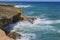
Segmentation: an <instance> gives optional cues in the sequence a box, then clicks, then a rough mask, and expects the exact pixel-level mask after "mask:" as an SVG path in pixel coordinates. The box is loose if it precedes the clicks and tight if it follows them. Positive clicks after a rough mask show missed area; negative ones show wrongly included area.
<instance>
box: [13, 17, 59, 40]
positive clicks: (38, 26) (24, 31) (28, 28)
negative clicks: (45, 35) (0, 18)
mask: <svg viewBox="0 0 60 40" xmlns="http://www.w3.org/2000/svg"><path fill="white" fill-rule="evenodd" d="M56 23H60V20H46V19H41V18H37V19H36V20H35V21H34V23H33V24H31V23H29V22H28V21H24V22H18V23H17V24H16V25H15V26H14V30H12V31H14V32H19V33H20V34H21V35H22V36H23V37H22V38H21V39H17V40H30V39H35V37H36V34H35V33H32V32H34V31H45V30H52V31H57V32H60V31H58V30H56V29H55V28H54V27H53V26H51V24H56ZM32 30H33V31H32Z"/></svg>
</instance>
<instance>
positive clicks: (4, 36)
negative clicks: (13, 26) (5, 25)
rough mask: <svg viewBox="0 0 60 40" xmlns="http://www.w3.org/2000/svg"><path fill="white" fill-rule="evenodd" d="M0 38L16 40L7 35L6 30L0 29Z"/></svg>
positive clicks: (2, 39)
mask: <svg viewBox="0 0 60 40" xmlns="http://www.w3.org/2000/svg"><path fill="white" fill-rule="evenodd" d="M0 40H14V39H12V38H9V37H8V36H6V34H5V32H4V31H2V30H1V29H0Z"/></svg>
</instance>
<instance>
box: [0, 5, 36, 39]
mask: <svg viewBox="0 0 60 40" xmlns="http://www.w3.org/2000/svg"><path fill="white" fill-rule="evenodd" d="M14 6H15V5H8V4H0V29H2V30H3V31H5V30H4V29H5V27H7V26H8V25H9V24H12V23H16V22H19V21H26V20H27V21H29V22H30V23H33V21H34V19H35V18H29V17H26V16H25V15H23V12H22V10H21V8H16V7H14ZM5 33H6V35H8V34H9V33H10V31H9V32H7V31H5ZM12 34H14V35H15V34H16V35H15V37H14V35H12ZM12 34H10V35H12V36H10V35H9V36H10V37H13V38H14V39H15V38H16V36H18V34H17V33H12ZM19 37H21V35H19Z"/></svg>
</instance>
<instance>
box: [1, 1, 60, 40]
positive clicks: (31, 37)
mask: <svg viewBox="0 0 60 40" xmlns="http://www.w3.org/2000/svg"><path fill="white" fill-rule="evenodd" d="M0 3H7V4H15V5H16V7H18V8H22V10H23V13H24V14H25V15H26V16H29V17H36V18H37V20H35V22H34V24H30V23H28V22H23V23H17V25H15V28H14V29H15V30H16V32H20V33H21V34H22V35H23V36H25V37H24V38H22V39H20V40H60V2H0Z"/></svg>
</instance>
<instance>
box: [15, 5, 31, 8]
mask: <svg viewBox="0 0 60 40" xmlns="http://www.w3.org/2000/svg"><path fill="white" fill-rule="evenodd" d="M15 7H17V8H28V7H31V5H15Z"/></svg>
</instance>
